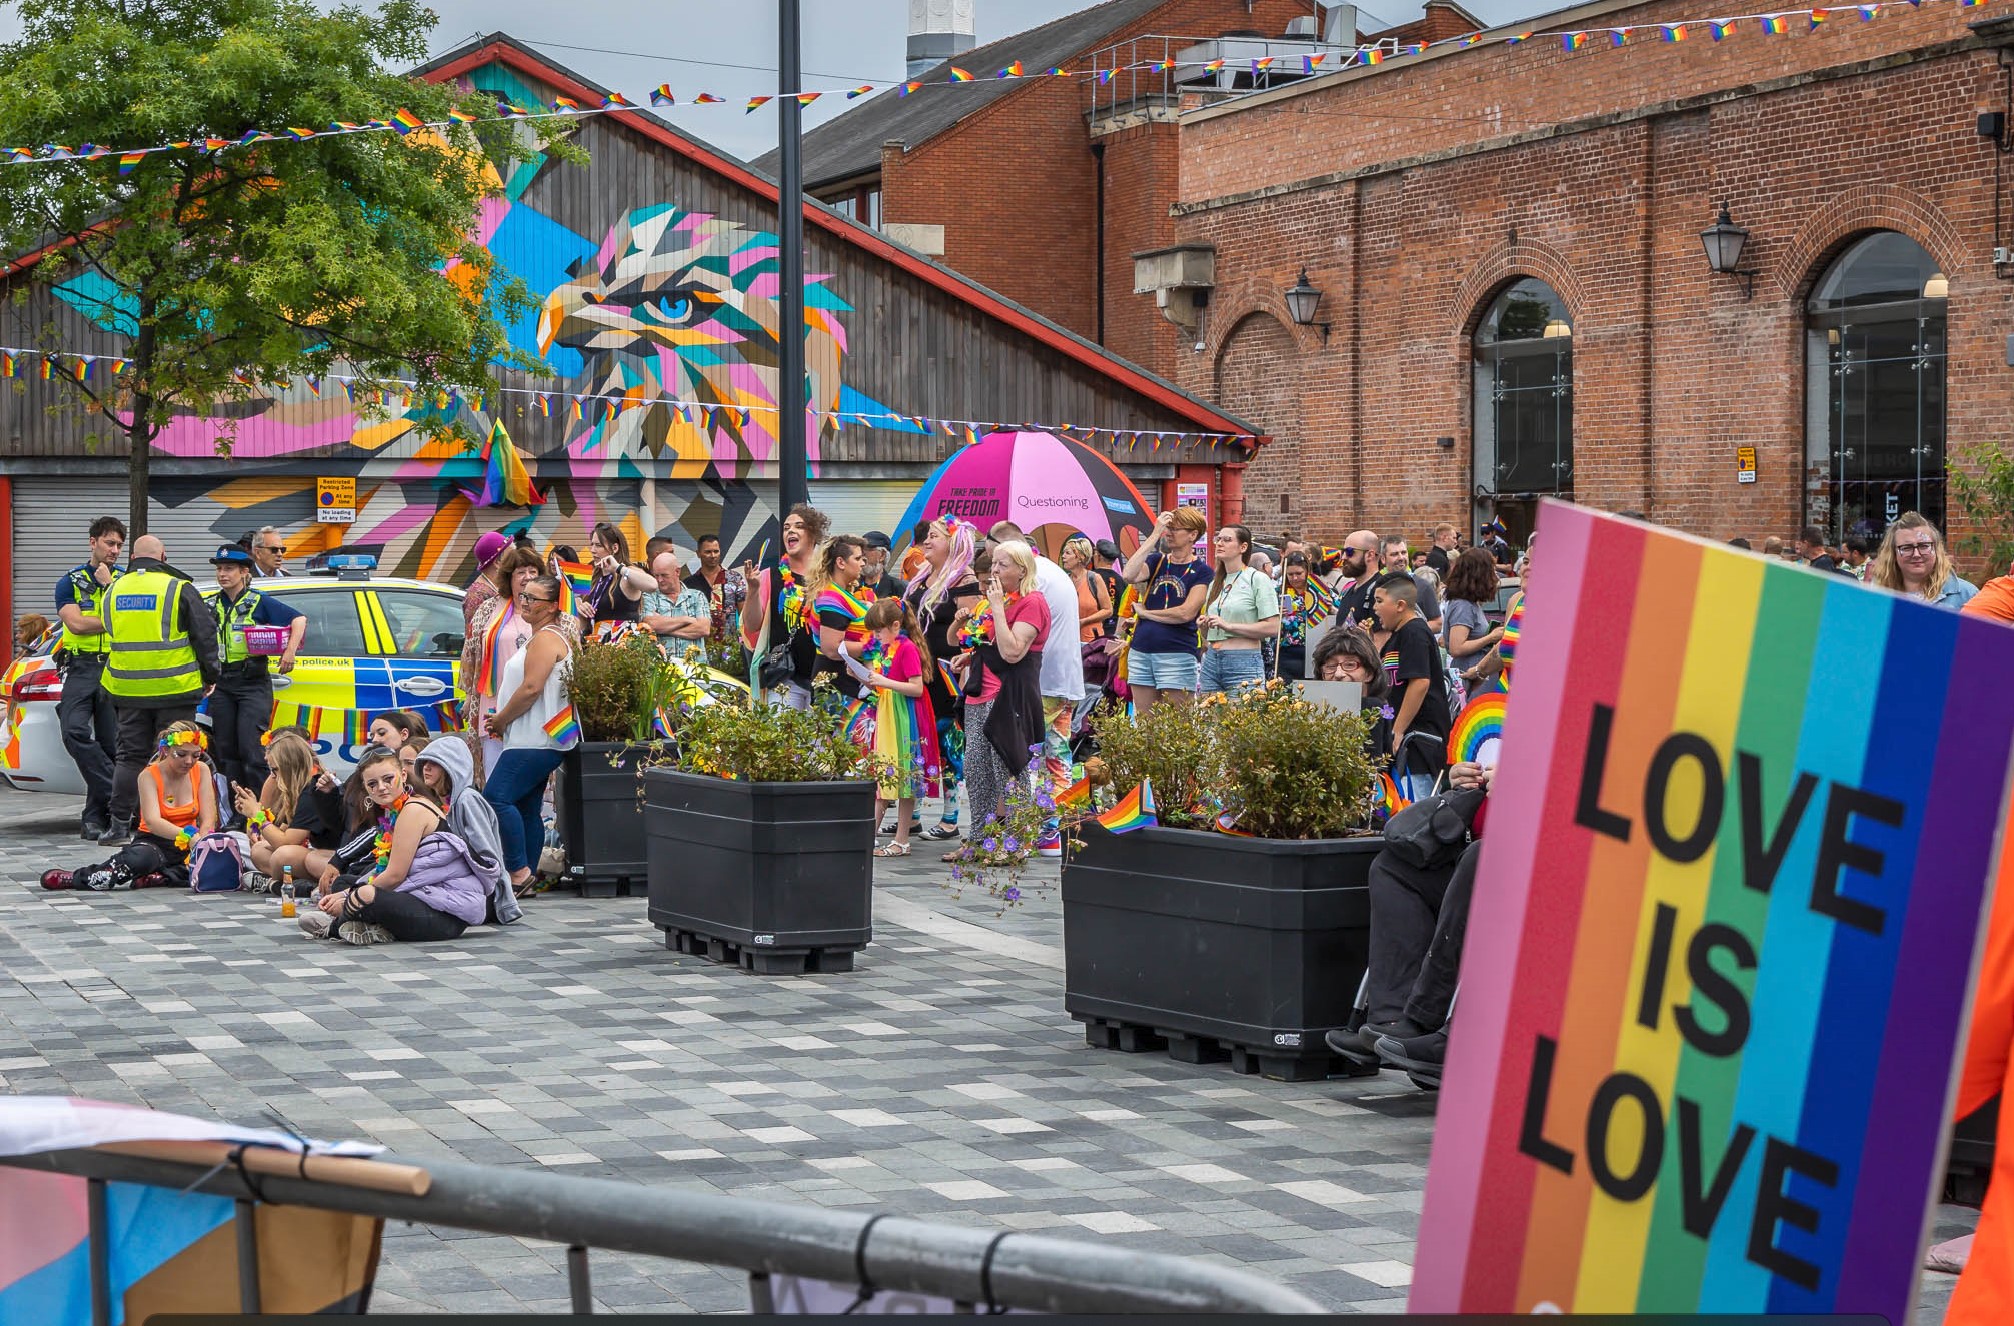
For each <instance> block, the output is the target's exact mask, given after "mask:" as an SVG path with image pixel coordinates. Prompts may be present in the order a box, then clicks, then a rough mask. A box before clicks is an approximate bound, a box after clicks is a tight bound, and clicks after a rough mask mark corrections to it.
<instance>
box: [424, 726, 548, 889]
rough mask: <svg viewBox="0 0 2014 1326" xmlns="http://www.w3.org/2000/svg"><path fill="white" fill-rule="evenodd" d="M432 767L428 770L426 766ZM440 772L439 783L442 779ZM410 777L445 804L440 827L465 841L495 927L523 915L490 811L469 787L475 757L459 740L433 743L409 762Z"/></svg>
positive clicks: (487, 804)
mask: <svg viewBox="0 0 2014 1326" xmlns="http://www.w3.org/2000/svg"><path fill="white" fill-rule="evenodd" d="M429 765H431V766H433V767H432V768H431V769H429V768H428V767H427V766H429ZM443 775H445V783H443ZM413 777H414V778H416V779H418V780H420V781H421V782H422V783H424V784H425V785H426V786H427V788H428V789H429V790H431V791H432V792H433V793H434V794H435V795H436V796H438V797H440V798H441V799H442V800H443V801H445V802H446V803H447V808H448V818H447V823H446V825H445V826H444V827H446V828H447V829H448V831H449V832H451V833H453V834H455V835H456V836H458V837H459V838H460V839H461V840H462V841H463V842H464V843H466V844H468V849H469V856H470V857H471V858H473V859H474V861H475V863H476V866H477V868H478V870H479V871H480V872H481V874H482V877H483V881H484V883H485V884H486V885H487V886H488V888H489V917H488V919H489V920H491V921H493V922H495V923H496V924H498V925H510V924H512V923H514V922H516V921H521V920H523V919H524V909H523V908H521V907H519V906H518V901H517V894H516V893H515V892H513V891H512V889H511V886H510V872H509V871H507V870H505V869H504V865H503V839H502V838H501V836H500V835H499V834H498V832H497V816H496V811H494V810H492V809H491V808H490V803H489V802H488V801H485V800H484V799H483V796H482V793H480V792H478V791H477V790H476V788H475V759H474V757H473V756H471V755H470V754H469V748H468V746H467V745H466V744H465V743H463V742H459V741H435V742H431V743H429V744H428V746H427V748H426V749H425V750H423V751H421V752H420V754H419V758H418V759H416V760H414V761H413Z"/></svg>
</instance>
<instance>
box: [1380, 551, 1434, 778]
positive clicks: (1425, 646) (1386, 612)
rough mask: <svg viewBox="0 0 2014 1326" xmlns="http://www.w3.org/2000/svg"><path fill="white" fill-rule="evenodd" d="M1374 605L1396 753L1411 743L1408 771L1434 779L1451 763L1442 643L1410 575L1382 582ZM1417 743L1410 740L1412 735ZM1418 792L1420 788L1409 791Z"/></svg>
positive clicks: (1394, 751) (1406, 770) (1408, 755)
mask: <svg viewBox="0 0 2014 1326" xmlns="http://www.w3.org/2000/svg"><path fill="white" fill-rule="evenodd" d="M1374 608H1375V611H1376V612H1377V614H1378V624H1379V625H1380V626H1382V627H1384V629H1385V630H1386V631H1387V632H1388V633H1389V634H1388V636H1387V638H1386V640H1385V647H1384V657H1383V661H1384V665H1385V680H1386V681H1388V682H1389V683H1391V688H1392V700H1391V703H1392V708H1393V710H1394V713H1393V716H1392V754H1393V757H1394V764H1395V766H1396V763H1397V756H1398V752H1399V750H1400V749H1401V747H1402V745H1404V746H1406V750H1407V758H1406V761H1405V768H1404V769H1403V770H1399V769H1397V768H1396V767H1395V769H1394V773H1395V774H1396V773H1399V772H1404V773H1408V774H1411V775H1413V776H1414V777H1419V778H1424V779H1425V780H1426V781H1427V782H1428V783H1431V781H1432V779H1433V778H1434V777H1435V776H1436V775H1437V774H1438V773H1439V772H1440V769H1441V766H1442V765H1444V764H1446V763H1447V751H1448V745H1447V743H1448V727H1449V723H1450V721H1451V720H1450V718H1449V715H1448V695H1447V686H1446V684H1445V682H1444V681H1443V679H1442V670H1441V651H1440V645H1439V644H1438V643H1437V642H1436V641H1435V640H1434V633H1433V631H1432V629H1431V628H1429V627H1428V626H1427V624H1426V622H1425V621H1423V620H1421V618H1420V613H1419V588H1418V586H1416V585H1414V584H1413V582H1412V578H1411V577H1410V576H1395V577H1393V578H1392V579H1390V580H1385V581H1380V582H1379V583H1378V586H1377V595H1376V598H1375V600H1374ZM1408 735H1411V736H1412V737H1413V740H1412V742H1411V743H1410V744H1409V745H1407V744H1406V741H1405V739H1406V737H1407V736H1408ZM1408 795H1417V793H1408Z"/></svg>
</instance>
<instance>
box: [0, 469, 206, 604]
mask: <svg viewBox="0 0 2014 1326" xmlns="http://www.w3.org/2000/svg"><path fill="white" fill-rule="evenodd" d="M126 501H127V498H126V479H125V476H123V475H121V476H118V477H116V478H91V479H72V478H60V479H59V478H32V477H23V478H18V479H16V480H14V548H13V555H14V567H13V577H12V584H13V593H14V611H15V613H16V614H17V615H18V614H20V613H24V612H39V613H41V614H42V615H43V616H45V617H48V618H50V619H51V620H54V619H55V613H56V581H57V579H58V578H59V577H60V576H61V575H62V574H63V573H64V572H65V571H68V570H69V569H70V568H71V567H73V566H75V565H77V564H78V563H79V562H82V561H83V560H84V558H85V557H86V556H87V555H88V554H89V551H90V550H89V548H88V546H87V545H88V544H89V543H90V529H91V522H92V521H94V520H96V519H97V518H98V517H99V516H117V517H119V519H121V520H124V519H125V518H126ZM227 514H229V513H227V512H225V511H223V510H222V509H221V508H219V507H217V506H216V505H214V504H212V503H209V502H190V503H187V504H185V505H183V506H180V507H169V506H163V505H161V504H160V503H159V502H151V503H149V504H148V507H147V528H148V532H149V533H151V534H153V535H155V536H156V537H158V538H159V539H160V540H161V541H162V543H164V544H166V545H167V548H168V560H169V561H170V562H172V563H173V564H174V565H175V566H177V567H180V568H181V569H182V570H184V571H186V572H188V573H189V574H190V575H191V576H193V577H195V578H196V579H197V580H207V579H209V573H210V554H211V553H213V552H215V551H216V550H217V544H218V543H219V542H221V539H220V537H219V536H218V534H217V532H216V531H215V530H213V529H212V528H211V524H212V522H213V521H215V520H216V519H217V518H218V517H219V516H220V515H227Z"/></svg>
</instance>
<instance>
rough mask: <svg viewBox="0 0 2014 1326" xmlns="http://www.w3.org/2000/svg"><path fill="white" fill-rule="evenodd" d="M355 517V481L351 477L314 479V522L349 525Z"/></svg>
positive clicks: (354, 520) (353, 521)
mask: <svg viewBox="0 0 2014 1326" xmlns="http://www.w3.org/2000/svg"><path fill="white" fill-rule="evenodd" d="M356 519H357V481H356V480H355V479H353V478H351V479H317V480H315V523H316V524H318V525H349V524H354V523H355V522H356Z"/></svg>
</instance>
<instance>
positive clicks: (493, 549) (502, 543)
mask: <svg viewBox="0 0 2014 1326" xmlns="http://www.w3.org/2000/svg"><path fill="white" fill-rule="evenodd" d="M510 545H511V537H510V535H508V534H505V533H504V532H503V531H501V530H489V531H487V532H486V533H484V534H483V536H482V537H481V538H479V539H477V540H476V567H477V569H478V570H483V571H487V570H489V568H490V563H492V562H494V561H496V559H497V558H499V557H501V556H503V554H504V549H506V548H508V547H510Z"/></svg>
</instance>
